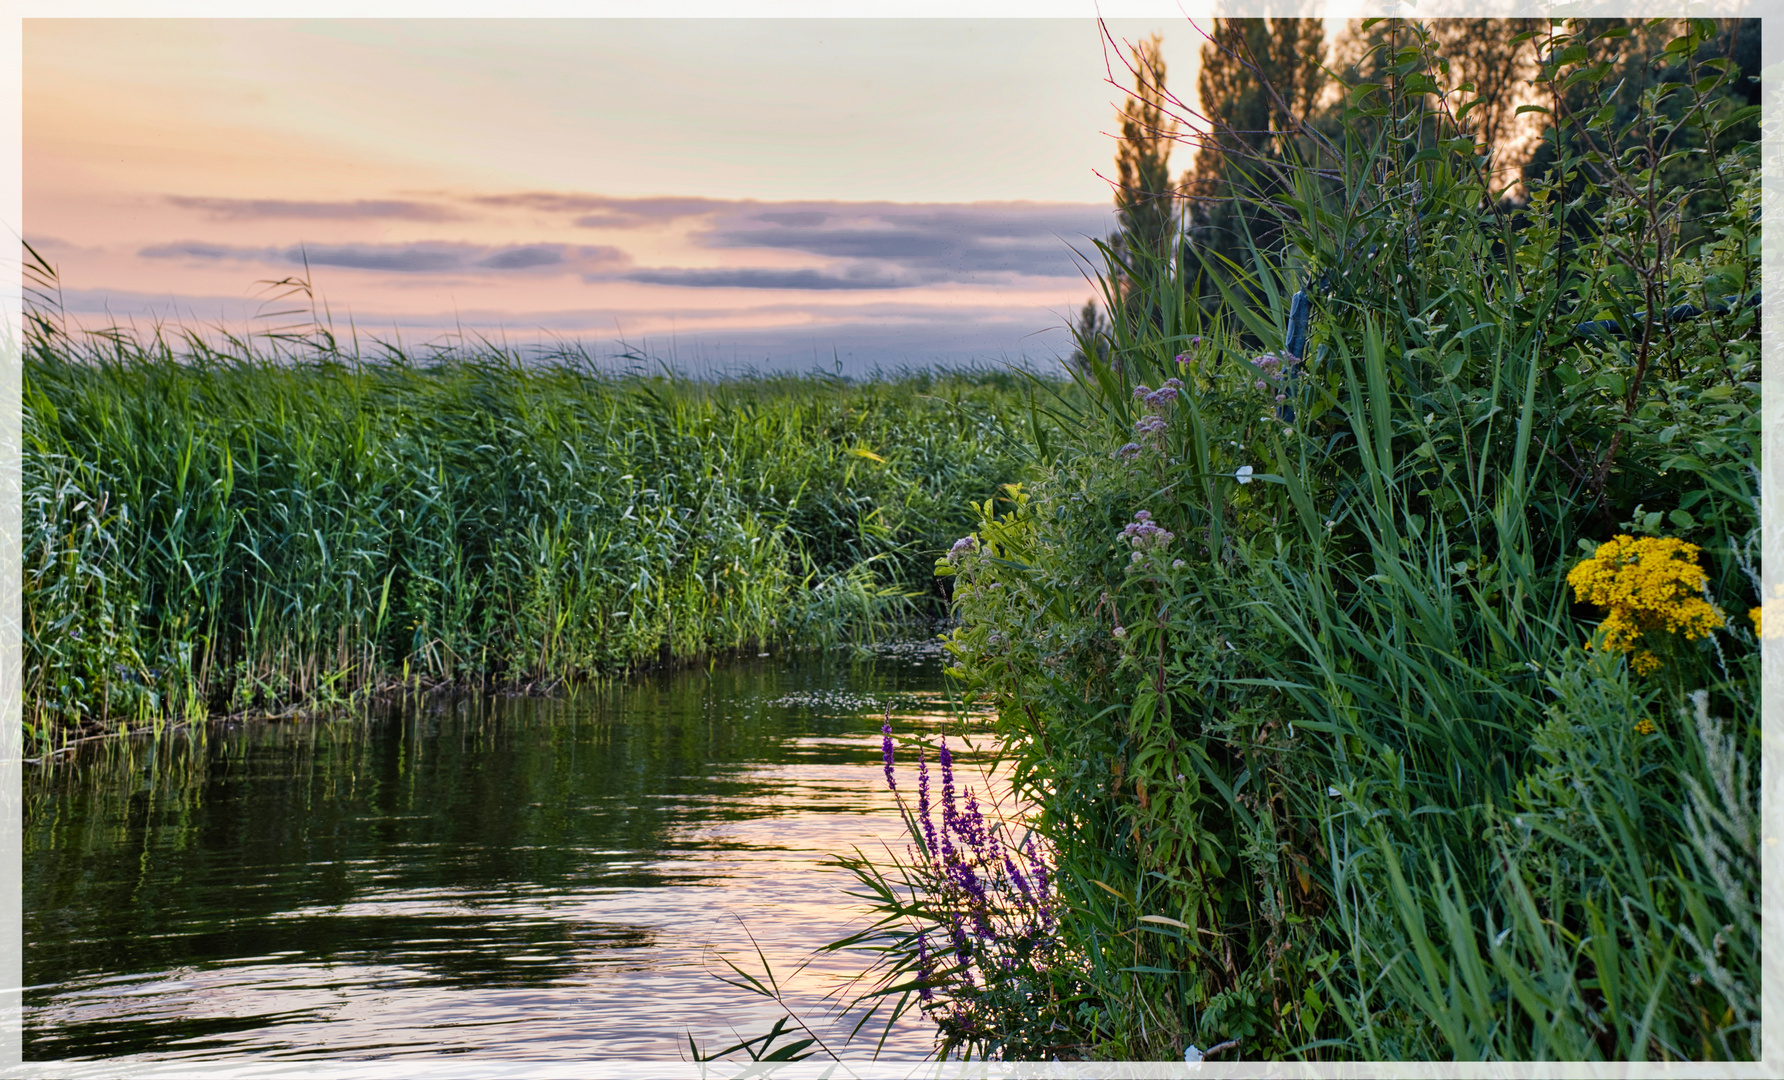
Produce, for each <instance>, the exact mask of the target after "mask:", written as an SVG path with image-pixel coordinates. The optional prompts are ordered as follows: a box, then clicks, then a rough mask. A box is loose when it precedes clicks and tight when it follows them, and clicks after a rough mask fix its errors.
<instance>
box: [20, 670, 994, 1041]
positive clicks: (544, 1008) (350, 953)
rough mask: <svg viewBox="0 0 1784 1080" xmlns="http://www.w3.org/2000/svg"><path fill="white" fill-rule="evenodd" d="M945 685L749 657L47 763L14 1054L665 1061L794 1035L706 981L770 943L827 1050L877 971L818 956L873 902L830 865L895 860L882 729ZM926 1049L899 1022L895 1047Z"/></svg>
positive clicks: (749, 966) (35, 818)
mask: <svg viewBox="0 0 1784 1080" xmlns="http://www.w3.org/2000/svg"><path fill="white" fill-rule="evenodd" d="M937 666H938V665H936V664H935V663H934V662H933V658H932V657H929V656H923V655H917V656H907V657H882V658H880V659H878V660H875V661H872V662H871V663H868V664H866V665H859V664H858V665H854V666H852V667H850V666H838V667H832V668H828V669H825V668H820V667H818V666H816V665H797V664H796V665H793V666H791V667H789V668H786V669H784V670H775V669H771V668H769V667H767V666H766V665H760V664H758V665H753V666H751V668H750V670H747V671H744V672H741V673H731V674H725V673H715V674H714V675H712V676H710V677H708V676H703V675H699V674H690V675H681V676H664V677H659V678H657V679H654V680H648V681H646V682H645V683H644V684H635V685H632V686H629V687H622V688H619V689H617V690H615V691H613V692H611V693H609V694H608V695H607V696H605V697H602V698H599V699H598V700H595V699H590V698H584V699H583V700H581V701H579V702H577V703H574V704H566V703H562V702H558V703H538V702H526V701H515V700H508V701H497V702H493V703H490V704H488V705H487V706H486V707H485V708H484V709H483V711H481V712H479V711H478V710H477V709H475V708H472V707H470V706H467V705H465V704H463V703H460V704H458V705H454V706H451V707H448V708H437V707H436V708H433V709H430V710H424V711H420V712H416V713H411V714H410V715H408V716H407V717H404V718H397V719H389V720H384V721H377V722H373V723H369V724H367V723H357V724H353V725H318V726H316V727H315V728H314V729H309V730H306V729H302V728H297V727H291V728H286V729H281V730H272V729H264V728H261V729H253V728H251V729H246V730H239V729H238V730H236V731H234V732H226V733H217V734H213V735H212V736H211V737H210V739H209V740H208V742H206V743H204V744H202V745H188V746H187V747H186V749H185V750H184V751H182V752H178V753H176V751H175V749H174V748H173V747H172V745H171V744H170V745H166V746H161V747H151V746H148V745H147V744H142V745H139V746H137V747H136V748H135V749H134V750H131V751H119V750H115V749H114V750H112V751H107V752H99V751H97V750H95V751H92V752H89V753H86V754H83V755H82V756H81V759H80V760H79V761H77V762H75V763H72V765H65V766H62V767H60V769H59V770H58V771H57V772H55V773H54V774H50V773H43V774H38V773H34V774H33V775H32V776H31V777H29V778H28V785H27V786H28V792H27V802H28V804H29V807H30V808H29V810H28V812H27V826H26V834H27V839H26V882H25V885H26V890H25V903H26V909H27V919H26V979H27V983H28V984H31V985H29V986H28V989H27V991H26V994H25V1006H26V1015H25V1028H26V1047H25V1053H26V1057H27V1059H46V1058H68V1057H81V1058H95V1057H106V1058H115V1057H137V1058H142V1057H151V1058H169V1057H175V1058H215V1057H228V1058H233V1059H236V1060H240V1059H241V1057H242V1056H249V1057H254V1056H260V1057H264V1058H279V1057H302V1058H322V1059H327V1058H342V1057H345V1058H363V1057H369V1056H389V1055H409V1054H433V1053H441V1052H457V1053H468V1054H470V1055H472V1056H474V1057H503V1058H535V1059H560V1060H563V1059H576V1058H583V1059H588V1058H613V1057H637V1058H655V1059H669V1060H674V1059H676V1058H677V1056H678V1055H685V1054H686V1051H687V1036H688V1035H689V1034H692V1035H693V1037H694V1039H695V1040H696V1042H698V1043H699V1044H701V1045H702V1046H703V1047H705V1048H707V1049H716V1048H718V1047H721V1046H724V1045H728V1044H730V1043H732V1042H735V1041H737V1040H738V1039H739V1038H742V1037H747V1036H750V1035H755V1034H759V1033H760V1032H762V1031H765V1030H766V1029H767V1027H768V1025H769V1024H771V1023H772V1022H773V1021H774V1020H775V1019H776V1018H778V1017H779V1016H780V1015H781V1014H782V1011H783V1010H782V1008H781V1007H780V1006H778V1005H776V1004H774V1003H773V1002H771V1001H768V1000H766V999H763V998H760V997H757V996H754V995H751V994H749V993H747V992H745V991H742V990H738V989H735V988H733V987H730V986H727V985H725V984H724V983H722V982H720V981H719V979H718V978H716V977H715V974H714V973H715V972H716V973H726V974H728V972H726V970H725V968H724V965H723V963H722V962H721V961H720V960H719V959H718V955H719V954H723V955H724V956H728V957H730V958H731V959H732V960H734V961H735V962H737V963H739V964H740V965H741V966H743V967H744V968H745V970H749V971H751V972H752V973H756V974H760V962H759V961H758V960H757V959H756V957H755V953H754V949H755V947H757V946H759V947H760V948H761V950H762V953H763V954H764V956H765V957H766V959H767V961H768V963H769V964H770V966H771V967H772V969H773V970H774V973H775V974H776V976H777V977H778V978H780V979H781V985H782V989H783V991H784V992H785V993H786V997H787V1001H788V1002H789V1004H791V1005H793V1006H794V1007H795V1008H796V1009H798V1010H799V1011H800V1013H801V1015H803V1016H805V1017H806V1018H807V1019H808V1020H812V1021H813V1022H814V1023H816V1022H817V1021H820V1020H824V1021H826V1022H828V1023H829V1026H827V1027H824V1026H821V1027H820V1028H819V1030H820V1033H822V1034H824V1035H825V1037H826V1038H827V1039H836V1040H837V1042H838V1043H840V1036H841V1035H842V1034H844V1033H845V1032H846V1031H847V1028H848V1026H851V1025H852V1020H849V1021H846V1022H845V1021H843V1020H842V1019H841V1018H839V1017H837V1016H836V1015H835V993H834V992H835V991H836V990H837V989H838V987H839V986H840V984H841V982H842V981H843V980H844V979H846V978H847V977H848V976H851V975H854V974H857V973H858V972H859V971H860V970H861V969H862V968H863V967H865V965H866V962H867V961H866V958H865V957H861V956H857V955H849V954H842V955H827V956H822V957H819V958H817V959H815V960H813V959H812V957H811V952H812V949H813V948H814V947H815V946H817V945H820V944H822V943H824V942H827V941H830V940H834V939H836V938H840V937H842V936H844V935H845V934H846V933H848V932H849V931H850V930H852V929H855V928H857V927H858V926H859V925H861V918H862V916H863V915H864V910H863V909H862V907H861V906H860V904H859V902H858V901H854V900H851V899H849V898H848V897H847V896H846V895H845V892H846V891H847V890H848V889H849V888H850V887H851V885H852V882H853V877H852V876H851V875H850V874H848V873H847V872H846V871H843V870H841V869H839V868H837V867H834V866H826V865H824V864H826V863H828V862H830V861H831V860H833V858H834V857H835V856H836V855H837V854H839V853H848V852H851V851H853V850H855V849H856V848H860V849H861V850H863V851H868V852H873V851H880V852H884V851H885V850H888V849H890V850H892V851H894V852H897V853H898V854H899V855H900V856H903V854H904V852H905V851H906V844H907V838H906V837H905V836H904V835H903V833H902V826H901V825H900V822H899V819H898V818H897V816H896V815H895V813H894V812H893V801H892V797H891V795H890V794H889V793H888V792H887V791H886V790H885V783H884V775H883V772H882V769H881V762H880V740H879V733H878V728H879V724H880V722H881V716H882V713H883V712H884V710H885V708H886V706H887V705H888V704H890V705H891V707H892V721H893V725H894V729H895V731H897V732H899V733H900V734H903V735H909V734H914V733H917V732H929V733H932V734H933V733H936V732H938V731H939V729H940V728H941V726H942V725H944V724H946V723H948V722H947V721H946V719H945V717H946V713H945V711H944V710H945V707H946V696H945V694H943V693H942V692H941V689H940V685H939V681H938V675H937ZM399 729H400V730H399ZM932 741H933V740H932ZM950 742H951V743H952V744H953V745H955V746H956V747H959V746H960V741H959V740H958V739H950ZM975 743H977V744H978V745H979V746H980V748H981V751H982V750H983V749H984V748H985V746H986V744H985V743H984V742H983V741H981V740H978V739H975ZM181 753H183V754H184V757H183V758H182V757H181V756H180V754H181ZM108 755H109V756H108ZM982 756H983V755H982V753H979V754H974V753H971V752H964V751H963V752H962V753H961V756H960V761H961V763H962V768H963V769H968V770H970V768H971V766H970V763H971V762H972V761H974V760H975V759H978V758H981V757H982ZM912 758H914V755H913V754H908V753H902V752H901V760H900V765H899V768H900V784H901V787H904V788H909V789H912V790H914V788H915V765H914V760H912ZM932 768H933V759H932ZM935 782H936V783H937V784H938V785H939V778H937V780H936V781H935ZM961 783H962V784H963V786H964V785H969V784H970V786H972V787H974V788H975V789H976V790H978V791H980V792H981V793H982V792H983V791H984V786H983V785H984V781H983V779H982V778H974V779H965V778H962V780H961ZM467 793H468V794H469V795H470V796H472V797H469V798H467V797H466V796H467ZM125 897H129V898H130V899H129V900H128V901H127V900H126V899H125ZM121 905H128V906H127V907H126V906H121ZM752 939H753V944H752ZM804 961H811V962H810V963H809V964H808V966H806V967H804V968H803V969H799V965H800V964H801V962H804ZM796 969H798V970H796ZM874 1030H875V1031H876V1033H877V1030H878V1029H877V1028H875V1029H874ZM931 1044H932V1038H931V1033H930V1030H929V1029H928V1027H927V1025H926V1024H924V1023H923V1022H922V1021H920V1020H915V1019H911V1018H907V1019H906V1020H904V1021H902V1022H901V1024H900V1027H899V1029H898V1030H897V1033H896V1034H895V1035H894V1037H893V1039H892V1040H890V1041H889V1043H888V1046H887V1051H886V1053H887V1055H888V1056H894V1057H899V1058H906V1059H909V1058H916V1057H921V1056H923V1055H924V1054H926V1053H927V1051H928V1050H929V1047H930V1046H931ZM870 1049H871V1044H870V1043H866V1044H860V1047H859V1050H858V1051H856V1050H854V1049H851V1050H850V1051H849V1056H854V1054H855V1053H857V1052H858V1053H859V1054H860V1055H861V1056H866V1055H867V1054H868V1053H869V1052H870Z"/></svg>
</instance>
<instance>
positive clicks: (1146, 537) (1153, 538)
mask: <svg viewBox="0 0 1784 1080" xmlns="http://www.w3.org/2000/svg"><path fill="white" fill-rule="evenodd" d="M1121 538H1122V539H1123V540H1126V541H1127V542H1128V543H1130V544H1132V545H1133V546H1134V561H1135V562H1138V561H1139V560H1140V553H1141V552H1143V551H1147V550H1150V549H1156V548H1163V547H1166V546H1167V545H1169V544H1170V542H1171V541H1173V540H1175V539H1177V535H1176V534H1175V533H1173V532H1171V531H1170V530H1169V529H1165V528H1162V527H1160V526H1159V525H1158V524H1157V523H1155V522H1154V521H1153V520H1152V511H1150V510H1139V511H1136V512H1135V513H1134V520H1133V521H1132V522H1130V523H1129V524H1128V526H1127V528H1125V529H1122V530H1121Z"/></svg>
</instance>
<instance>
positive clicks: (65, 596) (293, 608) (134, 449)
mask: <svg viewBox="0 0 1784 1080" xmlns="http://www.w3.org/2000/svg"><path fill="white" fill-rule="evenodd" d="M176 340H177V344H176V343H172V342H170V339H169V337H168V336H167V335H162V334H156V335H154V336H152V337H149V338H146V339H138V338H135V337H131V336H128V335H123V334H111V335H98V336H88V337H83V338H73V337H70V336H68V335H66V334H65V333H63V332H62V331H61V329H60V327H59V326H58V325H57V324H56V323H55V322H54V321H53V320H50V319H47V318H40V319H36V320H34V321H33V325H32V329H31V334H30V337H29V340H28V342H27V349H26V354H25V390H24V433H25V454H24V491H25V498H24V519H25V538H24V563H25V585H24V624H25V633H24V646H25V670H26V680H27V681H26V688H27V689H26V707H25V715H26V719H27V723H28V725H29V726H30V728H31V730H33V731H35V732H37V733H39V734H40V735H44V736H45V737H48V736H49V735H50V733H52V732H60V733H63V734H66V733H67V732H70V731H83V730H84V731H89V732H91V731H97V730H101V729H105V730H117V729H118V728H119V727H121V726H127V725H141V724H149V723H159V722H163V721H166V720H169V719H184V718H195V717H198V716H202V715H206V714H213V713H218V712H229V713H236V712H260V713H278V712H281V711H289V710H293V709H313V708H318V707H325V706H328V705H330V704H340V703H343V702H345V701H349V700H351V699H352V698H353V697H354V696H355V695H358V694H362V693H365V692H367V691H369V690H373V689H376V688H378V687H380V686H388V685H391V684H393V683H395V682H397V681H404V680H408V681H423V682H427V683H437V682H442V681H448V680H477V681H493V682H497V683H503V684H508V685H538V684H541V683H548V682H552V681H556V680H563V679H570V678H577V677H586V676H591V675H601V674H611V673H616V672H622V671H625V670H627V669H630V668H634V667H637V666H639V665H644V664H653V663H661V662H682V661H689V660H692V659H694V658H698V657H703V656H708V655H712V654H715V653H722V652H725V651H727V650H736V649H749V650H752V651H753V650H756V649H758V648H762V647H766V646H767V645H768V644H769V643H775V644H779V645H831V644H836V643H839V642H842V641H847V640H852V639H859V638H863V637H867V636H871V635H874V634H877V633H881V632H884V631H885V630H887V629H888V628H889V627H891V626H893V625H894V624H896V623H898V622H900V621H903V620H910V619H915V618H924V617H929V618H933V617H935V616H937V615H940V614H941V613H942V612H943V610H944V607H943V600H944V597H943V594H942V592H941V590H940V589H939V587H938V586H937V584H936V582H935V580H934V578H933V576H932V574H931V573H930V571H929V567H930V565H931V564H932V562H933V560H934V558H935V556H936V554H937V553H938V552H940V551H941V550H944V549H945V548H946V547H947V545H948V544H949V543H950V542H951V541H952V540H953V539H954V538H955V537H956V536H958V535H960V533H961V532H962V531H964V529H965V528H966V527H967V526H968V524H969V523H970V520H971V519H970V514H971V508H970V502H971V501H972V500H974V499H982V498H985V497H988V496H989V495H990V494H991V493H992V492H994V491H995V490H996V488H997V486H998V485H999V484H1002V483H1005V482H1008V481H1012V480H1016V479H1019V478H1020V477H1021V475H1022V474H1023V471H1024V469H1025V468H1026V461H1027V456H1026V455H1027V451H1026V450H1025V445H1026V440H1027V439H1028V437H1029V424H1030V422H1031V418H1030V416H1029V414H1028V410H1027V407H1026V398H1025V397H1024V394H1025V393H1026V391H1025V390H1024V389H1023V386H1024V380H1022V379H1019V378H1016V377H1014V376H1012V375H1010V374H1008V373H1004V372H999V371H989V370H988V371H977V372H969V373H959V374H939V373H921V372H919V373H906V374H901V375H897V376H892V377H886V378H877V379H872V380H866V381H861V382H852V381H848V380H844V379H840V378H830V377H824V376H816V375H813V376H806V377H756V378H748V379H742V380H736V381H730V382H719V383H701V382H692V381H688V380H685V379H680V378H675V377H672V376H669V375H660V376H655V377H648V376H638V375H634V376H623V377H620V376H604V375H600V374H596V373H593V372H592V371H591V370H590V368H589V367H588V366H587V365H579V364H578V363H576V362H575V361H574V360H573V359H569V358H565V359H560V360H556V361H551V362H547V363H544V364H538V365H529V364H525V363H522V362H520V361H519V360H518V359H517V358H515V357H514V356H512V355H508V354H504V353H502V352H500V351H498V350H495V349H493V348H490V349H485V350H483V351H480V352H475V353H472V354H468V355H465V354H461V355H457V356H447V357H433V358H430V359H429V360H427V361H426V362H422V361H418V360H416V359H413V358H411V357H409V356H406V355H405V354H403V353H402V352H400V351H398V350H394V349H388V348H387V349H385V350H384V353H383V355H381V356H380V357H379V358H377V359H375V360H374V359H363V358H360V357H357V356H351V355H346V354H343V353H342V352H341V351H340V350H338V349H336V348H334V347H333V346H334V343H333V341H332V339H330V338H327V337H326V336H314V337H311V338H310V339H308V341H307V342H305V343H294V342H292V341H283V342H281V341H276V340H275V341H272V342H270V343H258V342H257V343H255V344H253V345H250V344H248V343H245V342H242V341H239V340H233V339H232V340H230V341H228V342H226V343H225V344H224V345H223V346H222V347H214V346H213V345H210V344H207V343H205V342H204V341H203V340H201V339H199V338H198V337H197V336H196V335H183V336H182V337H180V338H178V339H176Z"/></svg>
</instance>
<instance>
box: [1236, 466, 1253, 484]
mask: <svg viewBox="0 0 1784 1080" xmlns="http://www.w3.org/2000/svg"><path fill="white" fill-rule="evenodd" d="M1233 479H1235V480H1237V481H1239V482H1240V483H1241V484H1249V483H1251V466H1249V465H1241V466H1239V467H1238V468H1237V469H1234V470H1233Z"/></svg>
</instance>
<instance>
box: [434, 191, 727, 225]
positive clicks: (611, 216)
mask: <svg viewBox="0 0 1784 1080" xmlns="http://www.w3.org/2000/svg"><path fill="white" fill-rule="evenodd" d="M468 201H469V202H472V203H475V204H477V205H479V206H498V207H519V208H521V209H525V210H541V211H544V212H545V213H549V214H578V215H580V216H579V217H577V218H576V219H575V221H574V222H573V224H575V225H578V226H580V227H582V228H585V229H642V228H648V227H650V226H653V225H662V224H667V223H669V222H671V221H675V220H677V219H680V218H689V217H703V216H705V215H707V214H714V213H718V212H720V211H722V210H724V209H725V208H726V207H729V206H734V205H736V204H735V203H733V202H727V201H724V200H720V199H706V198H700V197H696V196H690V197H679V196H663V197H656V198H642V199H620V198H613V197H611V196H607V195H584V194H579V193H576V192H553V191H522V192H515V193H511V194H507V195H478V196H474V197H472V198H471V199H469V200H468Z"/></svg>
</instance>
